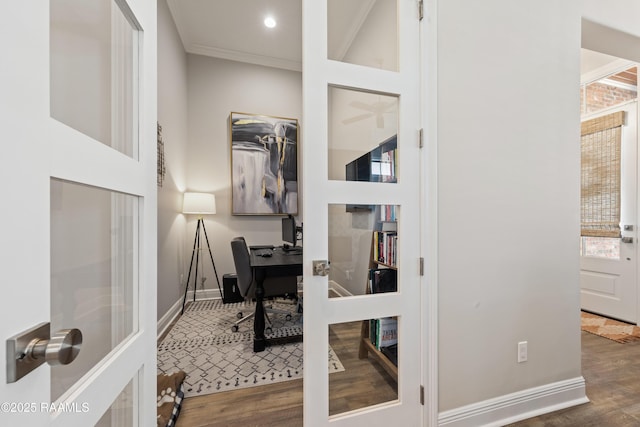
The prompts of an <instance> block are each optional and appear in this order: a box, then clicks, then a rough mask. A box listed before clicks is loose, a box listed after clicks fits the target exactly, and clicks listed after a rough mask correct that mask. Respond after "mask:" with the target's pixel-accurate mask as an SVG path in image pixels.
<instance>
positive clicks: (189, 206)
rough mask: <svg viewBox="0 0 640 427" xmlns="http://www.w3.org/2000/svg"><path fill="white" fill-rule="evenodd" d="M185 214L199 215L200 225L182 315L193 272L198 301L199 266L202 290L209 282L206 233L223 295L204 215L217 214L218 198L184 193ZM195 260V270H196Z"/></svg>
mask: <svg viewBox="0 0 640 427" xmlns="http://www.w3.org/2000/svg"><path fill="white" fill-rule="evenodd" d="M182 213H183V214H192V215H198V225H197V226H196V237H195V238H194V240H193V251H192V252H191V262H190V263H189V274H188V275H187V283H186V286H185V288H184V298H183V299H182V313H184V306H185V304H186V302H187V292H188V291H189V281H190V280H191V271H194V278H193V300H194V301H195V300H196V289H197V287H198V265H200V281H201V282H202V288H203V289H204V281H205V280H207V278H206V277H204V265H203V263H204V255H202V253H201V252H202V249H204V247H203V246H202V237H201V235H202V233H204V238H205V241H206V242H207V249H209V258H210V259H211V264H213V273H214V274H215V276H216V282H217V283H218V290H219V291H220V295H222V289H220V279H219V278H218V271H217V270H216V263H215V262H214V261H213V253H212V252H211V246H210V245H209V237H208V236H207V229H206V228H204V219H203V216H204V215H214V214H215V213H216V197H215V195H213V194H209V193H184V200H183V205H182ZM194 260H195V268H194Z"/></svg>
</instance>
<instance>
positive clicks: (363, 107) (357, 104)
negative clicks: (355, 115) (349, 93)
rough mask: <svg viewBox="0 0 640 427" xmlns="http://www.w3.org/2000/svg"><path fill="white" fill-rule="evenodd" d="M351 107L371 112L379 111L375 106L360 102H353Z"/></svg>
mask: <svg viewBox="0 0 640 427" xmlns="http://www.w3.org/2000/svg"><path fill="white" fill-rule="evenodd" d="M349 105H351V106H352V107H355V108H359V109H360V110H366V111H371V112H375V111H376V110H377V109H376V108H375V106H373V105H371V104H365V103H364V102H360V101H351V102H350V103H349Z"/></svg>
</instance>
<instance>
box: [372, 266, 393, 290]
mask: <svg viewBox="0 0 640 427" xmlns="http://www.w3.org/2000/svg"><path fill="white" fill-rule="evenodd" d="M397 290H398V272H397V270H394V269H392V268H373V269H371V270H369V292H370V293H372V294H377V293H382V292H396V291H397Z"/></svg>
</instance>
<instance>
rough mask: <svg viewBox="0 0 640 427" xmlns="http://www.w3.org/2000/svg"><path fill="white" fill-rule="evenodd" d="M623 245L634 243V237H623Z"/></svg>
mask: <svg viewBox="0 0 640 427" xmlns="http://www.w3.org/2000/svg"><path fill="white" fill-rule="evenodd" d="M622 243H633V237H623V238H622Z"/></svg>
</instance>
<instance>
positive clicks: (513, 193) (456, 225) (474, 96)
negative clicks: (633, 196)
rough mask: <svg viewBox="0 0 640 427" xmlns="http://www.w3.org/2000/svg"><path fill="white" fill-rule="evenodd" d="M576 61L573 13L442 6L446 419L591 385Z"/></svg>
mask: <svg viewBox="0 0 640 427" xmlns="http://www.w3.org/2000/svg"><path fill="white" fill-rule="evenodd" d="M461 29H464V31H461ZM579 50H580V10H579V2H578V1H576V0H568V1H563V2H555V1H542V2H513V1H511V0H492V1H489V2H472V1H464V0H448V1H442V2H438V66H437V71H438V104H437V106H438V110H437V115H438V119H437V125H438V215H439V222H438V232H439V243H438V257H439V258H438V259H439V263H438V268H439V283H438V292H439V381H440V382H439V387H440V393H439V395H440V401H439V405H440V410H441V411H443V410H448V409H452V408H457V407H461V406H464V405H468V404H471V403H474V402H479V401H483V400H486V399H490V398H494V397H499V396H503V395H506V394H509V393H512V392H516V391H519V390H524V389H527V388H530V387H535V386H540V385H545V384H549V383H553V382H556V381H561V380H565V379H571V378H576V377H579V376H580V375H581V370H580V334H579V330H580V324H579V322H580V318H579V316H580V315H579V293H578V289H579V283H578V273H579V259H578V243H579V241H578V235H579V229H578V226H579V210H578V206H579V204H578V203H579V188H580V187H579V176H580V174H579V161H580V157H579V156H580V151H579V134H578V131H579V128H580V127H579V73H580V71H579ZM519 341H528V347H529V361H528V362H526V363H521V364H518V363H516V354H517V353H516V350H517V343H518V342H519Z"/></svg>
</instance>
